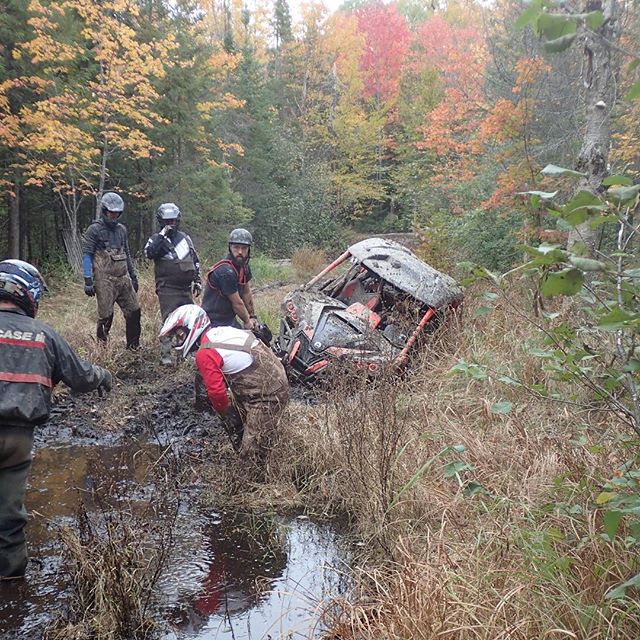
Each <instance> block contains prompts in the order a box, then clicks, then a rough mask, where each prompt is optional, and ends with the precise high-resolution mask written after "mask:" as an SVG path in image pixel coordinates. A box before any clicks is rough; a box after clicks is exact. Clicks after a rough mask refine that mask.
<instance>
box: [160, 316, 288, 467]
mask: <svg viewBox="0 0 640 640" xmlns="http://www.w3.org/2000/svg"><path fill="white" fill-rule="evenodd" d="M160 335H161V336H167V337H169V338H170V339H171V341H172V344H173V346H174V348H175V349H176V350H177V351H178V352H179V353H181V355H182V356H183V357H184V356H186V355H187V354H188V353H189V352H191V351H196V356H195V359H196V366H197V367H198V371H199V373H200V375H201V376H202V379H203V380H204V384H205V386H206V389H207V395H208V397H209V401H210V402H211V404H212V405H213V408H214V409H215V410H216V411H217V412H218V414H219V415H220V417H221V418H222V421H223V424H224V426H225V428H226V430H227V432H228V433H229V436H230V439H231V443H232V445H233V446H234V448H235V449H236V450H237V451H238V452H239V454H240V457H241V458H243V459H249V460H253V461H255V462H259V461H261V460H263V459H264V457H265V454H266V453H267V451H268V446H269V439H270V437H271V436H272V435H273V433H274V432H275V430H276V428H277V425H278V421H279V419H280V416H281V415H282V412H283V411H284V408H285V407H286V405H287V402H288V401H289V382H288V381H287V375H286V373H285V370H284V367H283V366H282V363H281V362H280V360H278V358H276V356H275V355H274V353H273V352H272V351H271V349H269V348H268V347H267V346H265V345H264V344H263V342H262V341H261V340H259V339H258V338H257V337H256V335H255V334H254V333H253V332H252V331H244V330H242V329H237V328H235V327H229V326H219V327H213V326H211V323H210V321H209V317H208V316H207V313H206V312H205V310H204V309H202V308H201V307H199V306H197V305H195V304H191V305H184V306H182V307H178V308H177V309H176V310H175V311H173V312H172V313H170V314H169V317H168V318H167V319H166V321H165V323H164V325H163V327H162V330H161V332H160ZM229 396H231V398H230V397H229Z"/></svg>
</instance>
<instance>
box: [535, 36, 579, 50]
mask: <svg viewBox="0 0 640 640" xmlns="http://www.w3.org/2000/svg"><path fill="white" fill-rule="evenodd" d="M575 39H576V34H575V33H570V34H568V35H566V36H560V37H559V38H555V39H554V40H547V41H546V42H545V43H543V45H542V46H543V47H544V50H545V51H546V52H547V53H560V52H561V51H565V50H566V49H568V48H569V47H570V46H571V45H572V44H573V41H574V40H575Z"/></svg>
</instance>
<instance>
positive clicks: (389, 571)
mask: <svg viewBox="0 0 640 640" xmlns="http://www.w3.org/2000/svg"><path fill="white" fill-rule="evenodd" d="M76 289H77V290H76ZM271 293H272V292H270V293H269V295H268V296H267V298H268V300H267V302H268V304H267V303H265V304H267V307H265V312H266V313H267V315H269V314H271V315H273V314H274V313H275V311H274V309H273V308H272V307H273V305H272V301H273V299H274V296H273V295H271ZM513 295H515V296H520V295H523V294H520V293H517V292H516V293H514V294H513ZM140 298H141V304H142V306H143V349H142V352H141V353H139V354H127V353H126V352H124V350H123V349H122V345H123V344H124V326H123V323H122V321H121V319H120V318H119V315H120V314H119V313H118V312H117V311H116V320H115V322H114V329H113V339H112V341H111V343H110V344H109V345H107V347H106V348H103V347H99V346H97V345H96V344H95V340H94V337H93V335H94V329H95V327H94V318H95V302H94V301H93V300H92V299H87V298H85V297H84V295H83V293H82V288H81V285H80V284H76V283H71V284H69V286H68V288H67V289H66V290H65V292H64V293H63V294H62V295H60V296H57V297H56V296H55V295H54V296H53V297H51V298H50V299H45V301H44V302H43V304H42V314H41V316H42V317H43V318H44V319H45V321H46V320H49V321H51V323H52V324H54V326H55V327H56V328H58V329H59V330H60V332H61V333H62V334H63V335H64V336H65V337H66V338H67V339H68V340H69V341H70V342H71V343H72V345H73V346H74V347H75V348H76V349H77V350H78V351H79V352H80V353H82V354H83V355H85V356H86V357H89V358H90V359H92V360H93V361H95V362H98V363H100V364H103V365H104V366H108V367H110V368H113V369H114V370H115V371H116V373H117V371H118V370H120V369H121V368H124V369H125V370H129V369H135V368H136V367H140V366H153V363H154V362H155V357H156V352H155V349H156V346H157V342H156V336H157V330H158V325H159V313H158V311H157V302H156V299H155V293H154V290H153V279H152V276H151V273H150V271H147V272H143V273H142V274H141V290H140ZM516 302H517V303H518V304H519V306H520V307H522V308H525V309H526V301H525V299H524V296H523V297H522V298H521V299H518V300H516ZM261 304H262V302H261V301H260V299H258V312H259V313H260V305H261ZM481 304H482V302H481V301H480V300H479V299H478V298H477V297H476V296H475V295H474V293H473V292H468V294H467V299H466V302H465V317H464V318H463V323H462V326H461V327H460V328H458V329H457V330H454V331H451V332H449V331H447V332H444V333H443V334H438V335H436V336H434V337H433V340H432V343H431V344H430V346H429V348H428V349H426V350H425V351H424V353H423V355H422V357H421V358H420V359H419V360H417V361H415V362H414V363H413V367H412V368H411V370H410V371H409V372H408V373H407V374H406V375H405V376H404V377H403V378H400V379H399V378H398V377H397V376H395V375H391V374H385V373H383V375H381V376H380V377H379V378H378V379H377V380H375V381H373V383H371V382H367V381H365V380H363V379H362V378H360V377H358V376H357V375H353V373H352V372H350V371H349V370H348V369H346V370H342V371H336V372H335V373H334V375H333V377H332V378H331V379H330V380H329V381H328V384H327V385H326V386H325V388H324V389H319V390H316V391H314V392H309V393H311V397H309V396H308V395H306V396H305V398H304V399H297V400H294V401H293V402H292V403H291V405H290V407H289V409H288V410H287V413H286V415H285V417H284V419H283V421H282V423H281V428H280V432H279V434H278V439H277V442H276V443H275V445H274V448H273V451H272V452H271V455H270V457H269V460H268V465H267V468H266V469H265V470H264V472H263V473H262V474H261V475H260V477H252V476H250V475H249V474H248V473H247V470H246V469H244V468H243V467H242V465H241V464H240V463H239V462H238V460H237V458H236V456H235V454H234V453H233V451H232V450H231V448H230V446H229V445H228V444H227V443H224V442H223V443H220V444H215V445H214V446H212V448H211V451H210V459H211V465H210V467H209V469H208V471H205V472H204V473H205V474H206V479H207V481H210V483H211V498H210V499H211V501H214V502H216V503H217V504H220V503H221V502H223V503H225V504H227V505H230V506H236V507H242V508H262V507H265V508H269V509H274V508H275V509H277V510H286V509H289V508H304V509H306V510H307V511H308V512H309V513H315V514H318V515H324V516H336V515H339V516H342V517H346V518H347V519H348V521H349V523H350V525H351V529H352V531H353V534H354V535H355V536H357V537H358V538H359V540H360V541H362V542H363V543H364V547H363V548H364V550H365V553H364V554H363V557H362V558H361V559H360V561H359V563H358V567H359V568H358V569H357V570H356V580H355V583H354V587H353V589H352V591H351V592H350V593H348V594H346V597H345V598H343V599H340V600H335V601H333V602H329V603H326V604H325V608H324V616H323V617H324V623H325V625H326V626H327V627H328V629H329V632H328V637H332V638H336V639H337V638H341V639H343V640H348V639H351V638H354V639H356V638H357V639H362V640H365V639H368V638H371V639H373V638H393V639H395V638H398V639H400V638H403V639H404V638H425V639H426V638H464V639H467V638H472V639H476V638H477V639H482V640H489V639H494V638H527V639H528V638H580V639H589V640H604V639H605V638H620V639H623V640H624V639H632V638H634V639H635V638H638V637H640V624H639V622H638V620H639V615H638V604H639V601H638V593H637V592H636V591H633V590H629V591H628V597H627V599H625V600H619V601H612V600H607V599H606V597H605V596H606V594H607V592H608V591H609V590H610V589H611V587H612V586H614V585H616V584H619V583H620V582H622V581H624V580H626V579H628V578H630V577H631V576H633V575H635V574H636V573H638V571H639V567H638V559H637V554H636V553H635V551H634V549H633V547H632V546H629V547H628V548H627V547H626V546H625V541H624V531H622V532H621V533H620V534H619V535H618V537H617V538H616V539H615V541H613V542H612V541H610V540H608V539H607V537H606V536H603V535H602V534H603V525H602V517H603V513H602V511H601V510H600V509H599V508H598V506H597V505H596V503H595V498H596V496H597V495H598V493H599V492H600V490H601V487H602V485H603V484H604V482H606V480H608V479H609V478H611V477H612V476H613V475H614V474H615V472H616V469H617V467H618V466H619V465H620V464H621V462H622V461H624V460H625V459H626V457H627V455H628V448H629V447H633V446H636V447H637V443H636V444H635V445H634V444H633V443H630V442H629V441H625V439H624V437H623V435H624V433H623V432H622V430H621V425H620V423H619V422H618V421H617V420H616V419H615V416H612V415H611V414H610V413H607V412H606V411H604V407H602V408H600V407H598V406H597V405H595V404H594V403H593V402H592V399H591V398H587V397H585V396H584V392H583V391H582V390H581V389H579V388H565V389H564V392H565V393H564V396H565V397H566V398H569V399H570V400H569V401H568V402H565V403H560V402H556V401H553V400H551V399H548V398H541V397H540V396H539V395H536V394H535V393H531V392H529V391H527V389H526V388H524V387H515V386H509V385H505V384H504V383H503V382H501V381H500V378H501V376H513V377H517V378H519V379H521V380H524V381H525V382H526V383H528V385H534V384H544V383H545V382H547V373H546V372H545V370H544V369H543V366H542V364H541V361H540V360H539V359H537V358H534V357H533V356H531V355H530V354H529V353H528V352H527V350H526V349H525V348H524V347H525V346H526V345H531V346H536V340H537V338H536V336H535V335H534V334H533V333H532V330H531V327H530V325H529V324H528V323H527V322H526V319H525V316H517V315H514V314H513V312H512V311H511V310H509V308H507V307H505V306H501V305H498V306H497V308H496V310H495V311H494V312H493V313H492V314H491V315H488V316H482V317H479V318H477V319H475V320H473V319H472V313H473V310H474V309H475V308H477V307H478V306H480V305H481ZM269 305H271V306H269ZM557 311H560V312H561V313H563V314H565V315H566V316H567V317H569V316H570V315H571V314H572V310H571V308H570V307H566V308H563V307H559V308H558V309H557ZM454 329H455V328H454ZM461 359H464V360H465V361H466V362H477V363H480V364H481V365H483V366H486V370H487V378H486V380H484V381H479V380H476V379H474V378H472V377H462V376H458V375H453V374H452V373H451V369H452V367H453V366H454V365H455V364H456V363H458V361H459V360H461ZM177 380H178V381H180V380H182V378H181V377H179V378H178V379H177ZM184 380H185V381H186V380H187V378H184ZM185 383H186V382H185ZM120 393H121V395H122V394H124V397H125V398H128V397H129V396H130V395H131V390H130V389H127V388H123V389H121V390H120ZM126 394H129V395H126ZM296 395H297V396H299V395H300V392H299V391H298V392H296ZM117 398H118V394H115V398H114V399H109V401H108V402H110V403H111V402H118V400H117ZM121 401H123V402H124V400H121ZM500 401H509V402H511V403H512V405H513V408H512V410H511V411H510V412H508V413H497V412H496V411H495V410H494V406H495V403H497V402H500ZM114 406H115V405H114ZM105 411H106V413H109V410H108V407H107V409H106V410H105ZM626 448H627V449H626Z"/></svg>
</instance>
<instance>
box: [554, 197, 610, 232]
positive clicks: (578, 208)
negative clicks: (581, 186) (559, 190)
mask: <svg viewBox="0 0 640 640" xmlns="http://www.w3.org/2000/svg"><path fill="white" fill-rule="evenodd" d="M604 209H606V205H605V204H603V202H602V201H601V200H600V198H598V196H595V195H594V194H593V193H591V192H590V191H579V192H578V193H577V194H576V195H575V196H573V198H571V200H569V202H567V204H565V205H564V207H563V208H562V217H563V218H564V219H565V220H566V221H567V222H569V224H571V225H572V226H574V227H575V226H577V225H579V224H581V223H583V222H584V221H585V220H586V219H587V218H588V217H589V214H591V213H594V212H595V213H597V212H599V211H602V210H604Z"/></svg>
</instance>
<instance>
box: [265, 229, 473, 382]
mask: <svg viewBox="0 0 640 640" xmlns="http://www.w3.org/2000/svg"><path fill="white" fill-rule="evenodd" d="M343 257H344V260H338V261H336V262H335V263H333V264H332V265H331V266H330V268H327V269H328V270H325V272H326V273H325V272H323V274H321V275H323V277H324V276H326V277H324V279H322V280H319V279H318V277H316V278H314V279H313V280H311V281H310V283H309V284H307V285H304V286H303V287H300V288H298V289H296V290H294V291H292V292H291V293H289V294H288V295H287V296H286V297H285V299H284V301H283V303H282V316H283V317H282V320H281V323H280V333H279V335H278V336H277V338H276V341H275V347H276V349H277V350H278V351H279V352H280V353H282V354H283V355H284V357H285V360H286V361H287V362H288V367H289V374H290V377H291V378H292V379H294V380H311V379H313V378H314V377H315V376H316V375H317V374H318V373H320V372H321V371H323V370H324V369H325V368H326V367H327V366H328V365H329V364H330V362H332V361H334V360H347V361H350V362H353V364H354V366H355V367H356V368H358V369H367V370H368V372H369V373H371V374H375V373H377V372H378V371H379V370H380V368H381V367H382V366H383V365H385V364H391V363H401V362H402V361H403V360H404V359H405V358H406V357H407V354H408V351H409V349H410V348H415V347H414V343H416V342H417V343H418V344H420V337H421V335H422V334H423V333H424V331H423V330H424V328H425V326H428V327H429V328H431V327H435V326H437V324H439V323H440V322H441V321H442V320H443V319H444V317H445V316H446V311H447V310H448V309H450V308H454V307H456V306H457V305H458V304H459V303H460V302H461V301H462V297H463V293H462V288H461V287H460V286H459V285H458V284H457V283H456V282H455V280H453V279H452V278H451V277H449V276H447V275H446V274H443V273H440V272H439V271H437V270H435V269H433V268H432V267H430V266H429V265H427V264H426V263H424V262H422V261H421V260H420V259H419V258H418V257H417V256H415V255H414V254H413V253H412V252H411V251H410V250H409V249H407V248H405V247H403V246H401V245H399V244H397V243H395V242H392V241H390V240H385V239H380V238H370V239H368V240H363V241H362V242H359V243H357V244H355V245H353V246H351V247H349V249H348V251H347V252H345V254H343ZM346 259H350V261H351V266H350V268H349V269H348V270H347V271H346V272H344V273H342V274H341V275H339V276H338V277H335V278H332V277H331V276H332V275H333V274H332V273H331V271H332V270H333V268H335V267H336V266H338V264H341V263H342V262H344V261H346ZM429 322H431V324H428V323H429ZM428 330H429V329H427V332H428Z"/></svg>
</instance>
